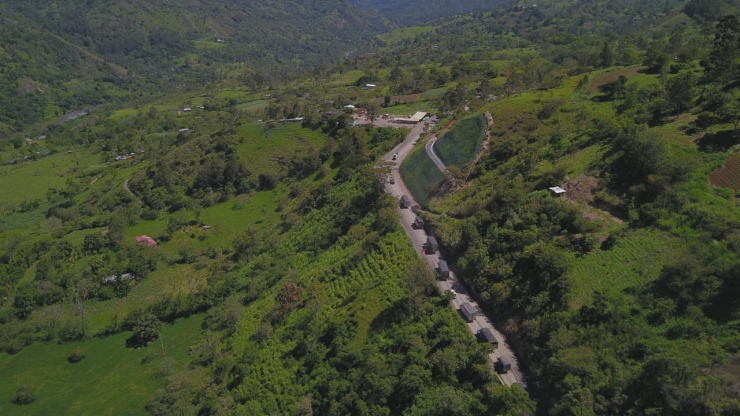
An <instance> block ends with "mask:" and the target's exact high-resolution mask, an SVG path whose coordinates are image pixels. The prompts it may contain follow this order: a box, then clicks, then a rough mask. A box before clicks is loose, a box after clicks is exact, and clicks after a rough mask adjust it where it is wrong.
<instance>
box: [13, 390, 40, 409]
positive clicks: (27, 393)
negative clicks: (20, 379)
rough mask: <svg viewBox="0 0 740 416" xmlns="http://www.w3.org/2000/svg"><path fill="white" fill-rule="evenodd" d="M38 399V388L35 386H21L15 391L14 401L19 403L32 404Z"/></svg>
mask: <svg viewBox="0 0 740 416" xmlns="http://www.w3.org/2000/svg"><path fill="white" fill-rule="evenodd" d="M35 400H36V388H35V387H33V386H21V387H19V388H18V390H16V391H15V398H14V399H13V403H15V404H18V405H24V404H31V403H33V402H34V401H35Z"/></svg>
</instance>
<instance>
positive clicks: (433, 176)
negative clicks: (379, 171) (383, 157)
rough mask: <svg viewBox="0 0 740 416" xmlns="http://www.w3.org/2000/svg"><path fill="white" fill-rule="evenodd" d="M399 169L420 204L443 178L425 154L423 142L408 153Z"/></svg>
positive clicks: (436, 187)
mask: <svg viewBox="0 0 740 416" xmlns="http://www.w3.org/2000/svg"><path fill="white" fill-rule="evenodd" d="M400 171H401V177H402V178H403V181H404V182H405V183H406V186H407V187H408V188H409V191H410V192H411V194H412V195H413V196H414V199H415V200H416V202H418V203H419V204H420V205H426V204H427V203H428V202H429V199H430V197H432V196H433V195H434V194H435V193H436V191H437V190H438V189H439V186H440V185H441V184H442V182H444V180H445V176H444V174H442V172H440V171H439V169H438V168H437V165H435V164H434V162H432V159H430V158H429V156H428V155H427V152H426V150H425V149H424V146H423V144H419V145H418V146H416V148H415V149H414V150H412V151H411V153H409V155H408V156H407V157H406V159H404V161H403V163H402V164H401V169H400Z"/></svg>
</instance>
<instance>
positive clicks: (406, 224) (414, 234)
mask: <svg viewBox="0 0 740 416" xmlns="http://www.w3.org/2000/svg"><path fill="white" fill-rule="evenodd" d="M423 131H424V126H423V125H422V124H421V123H420V124H418V125H416V126H415V127H414V129H413V130H412V131H411V134H409V135H408V137H406V139H405V140H404V141H403V142H402V143H401V144H399V145H398V146H396V147H395V148H394V149H393V150H391V151H390V153H388V154H387V155H386V156H385V157H384V158H383V160H384V161H385V162H388V163H389V164H390V166H391V175H392V176H393V178H394V179H395V184H391V183H389V182H386V183H385V191H386V192H387V193H389V194H391V195H393V196H395V197H397V198H400V197H401V196H402V195H407V196H408V197H409V199H411V204H412V206H413V205H416V201H414V198H413V196H412V195H411V193H410V192H409V190H408V188H407V187H406V184H405V183H404V182H403V179H402V178H401V175H400V173H399V170H398V169H399V167H400V165H401V162H403V160H404V159H405V158H406V156H408V154H409V152H411V150H412V149H413V148H414V143H415V142H416V141H417V140H418V139H419V137H420V136H421V134H422V132H423ZM430 143H431V144H430ZM430 143H427V145H426V149H427V153H429V156H430V157H431V158H432V160H434V161H435V164H437V166H438V167H440V170H442V171H443V172H444V164H442V161H441V160H439V158H437V157H436V155H435V154H434V149H433V146H434V143H433V141H432V140H430ZM394 153H398V157H397V160H396V161H393V160H392V158H393V154H394ZM432 155H434V156H432ZM435 159H436V160H435ZM397 211H398V214H399V216H400V218H401V225H402V226H403V228H404V230H406V234H408V236H409V238H410V239H411V241H412V242H413V244H414V248H415V249H416V252H417V253H418V254H419V257H421V258H423V259H425V260H427V262H429V265H430V266H431V267H432V268H433V269H435V270H436V269H437V268H438V266H439V260H440V255H439V253H437V254H434V255H427V254H425V253H424V252H423V251H422V249H423V247H422V246H423V245H424V243H426V239H427V234H426V232H425V231H424V230H419V229H416V228H414V227H413V226H412V224H413V222H414V219H415V218H416V215H415V214H414V213H413V212H412V211H411V210H410V209H400V208H399V209H398V210H397ZM451 276H452V277H450V278H448V279H447V280H437V285H438V287H439V289H440V290H441V291H442V292H444V291H446V290H451V289H454V290H455V292H456V295H455V298H454V299H453V300H452V301H451V302H450V303H451V306H452V307H453V308H455V309H456V310H459V309H460V305H462V304H463V303H470V304H471V305H472V306H473V307H474V308H475V309H476V310H477V311H478V317H477V318H476V319H475V321H473V322H471V323H466V325H467V327H468V329H469V330H470V332H471V333H472V334H475V333H476V332H477V331H478V330H479V329H482V328H488V329H490V330H491V332H493V334H494V335H495V336H496V339H497V340H498V342H499V346H498V348H497V349H496V350H495V351H494V352H492V353H491V354H489V360H490V362H491V367H492V371H493V364H494V363H495V362H496V361H497V360H498V358H499V357H500V356H503V357H506V358H507V359H508V360H509V362H510V363H511V370H510V371H508V372H507V373H505V374H499V373H496V374H497V375H498V377H499V379H500V380H501V382H502V383H503V384H505V385H507V386H511V385H513V384H515V383H519V384H520V385H521V386H522V388H524V389H525V390H526V389H527V384H526V382H525V380H524V376H523V374H522V372H521V369H520V366H519V361H518V360H517V358H516V356H515V355H514V353H513V351H512V350H511V348H510V347H509V346H508V344H507V343H506V337H505V336H504V334H502V333H501V332H499V331H498V330H496V328H495V327H494V326H493V324H492V323H491V320H490V319H489V318H488V317H487V316H486V315H485V314H484V312H483V310H482V309H481V308H480V307H479V306H478V303H477V302H476V301H475V300H474V299H473V298H472V297H471V296H470V295H469V294H468V292H467V291H466V290H465V286H464V285H463V284H462V276H454V275H452V274H451ZM460 319H463V318H462V317H461V318H460Z"/></svg>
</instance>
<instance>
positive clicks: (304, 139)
mask: <svg viewBox="0 0 740 416" xmlns="http://www.w3.org/2000/svg"><path fill="white" fill-rule="evenodd" d="M264 126H265V125H264V124H256V123H252V124H245V125H243V126H241V127H240V128H239V136H240V137H242V138H243V139H244V140H243V141H242V143H241V144H240V145H239V150H238V151H239V153H240V155H241V156H242V157H243V158H244V160H249V161H251V162H250V164H249V165H248V166H247V167H248V168H249V169H250V170H251V171H252V173H254V174H259V173H264V172H277V171H280V170H281V169H282V168H284V167H285V166H284V165H281V160H280V159H281V157H288V156H292V155H293V154H294V153H295V151H296V150H299V149H305V148H307V147H309V146H314V147H321V146H323V145H324V144H325V143H326V137H325V136H324V135H323V133H321V131H319V130H311V129H304V128H302V127H301V125H300V124H299V123H285V124H278V125H277V126H275V127H274V128H270V129H267V130H266V129H264V128H263V127H264Z"/></svg>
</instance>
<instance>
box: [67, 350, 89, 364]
mask: <svg viewBox="0 0 740 416" xmlns="http://www.w3.org/2000/svg"><path fill="white" fill-rule="evenodd" d="M86 356H87V354H86V353H85V351H84V350H74V351H72V353H71V354H69V356H68V357H67V361H69V362H70V363H72V364H76V363H79V362H80V361H82V359H83V358H85V357H86Z"/></svg>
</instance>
